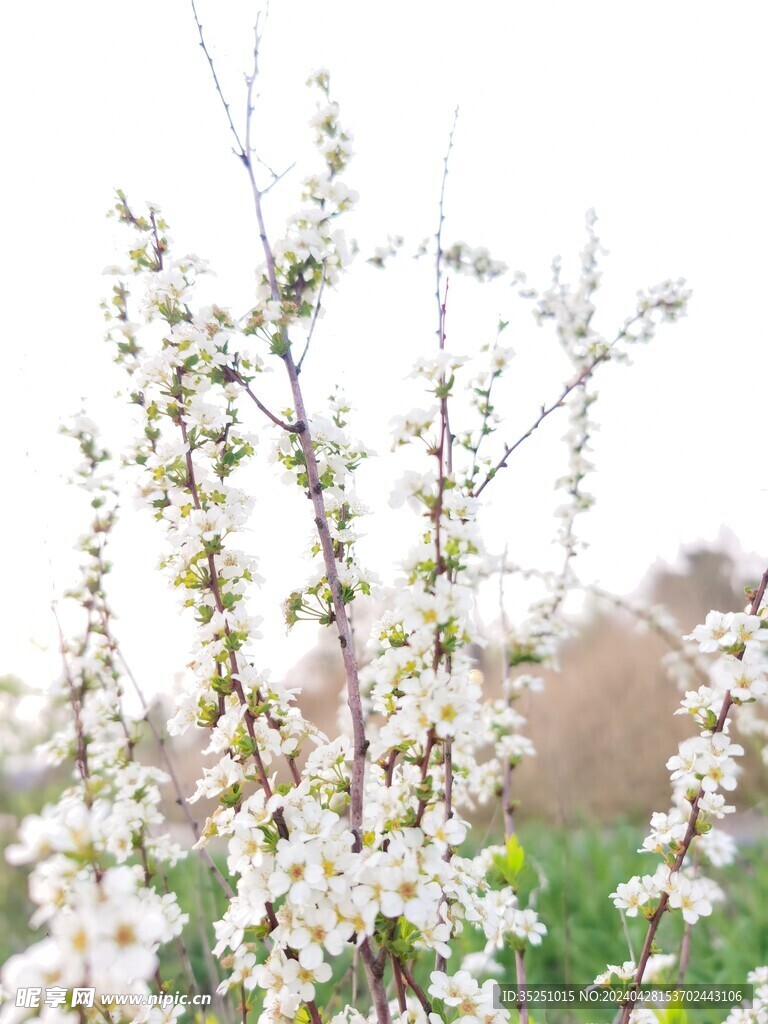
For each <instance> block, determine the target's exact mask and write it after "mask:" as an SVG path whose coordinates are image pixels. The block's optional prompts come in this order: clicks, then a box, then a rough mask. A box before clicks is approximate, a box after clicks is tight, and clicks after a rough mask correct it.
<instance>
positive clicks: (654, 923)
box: [621, 569, 768, 1024]
mask: <svg viewBox="0 0 768 1024" xmlns="http://www.w3.org/2000/svg"><path fill="white" fill-rule="evenodd" d="M766 587H768V569H766V571H765V572H764V573H763V576H762V579H761V580H760V585H759V586H758V588H757V590H756V591H755V592H754V595H753V598H752V603H751V607H750V611H749V614H750V615H756V614H757V612H758V611H759V609H760V605H761V604H762V601H763V597H764V596H765V590H766ZM743 657H744V651H743V650H742V651H741V653H739V654H738V655H736V658H737V660H738V661H741V660H742V658H743ZM732 704H733V700H732V698H731V691H730V690H726V691H725V696H724V698H723V703H722V706H721V708H720V713H719V715H718V716H717V723H716V724H715V726H714V728H713V729H712V733H713V735H714V734H716V733H719V732H722V731H723V728H724V726H725V722H726V719H727V718H728V712H729V711H730V709H731V706H732ZM704 792H705V791H704V788H703V786H700V787H699V791H698V793H697V794H696V796H695V798H694V800H693V802H692V804H691V812H690V815H689V817H688V825H687V827H686V830H685V835H684V836H683V838H682V840H681V841H680V847H679V850H678V852H677V856H676V857H675V860H674V863H673V864H672V867H671V873H674V872H676V871H679V870H680V868H681V867H682V864H683V861H684V860H685V857H686V854H687V853H688V849H689V847H690V845H691V843H692V842H693V839H694V836H695V835H696V824H697V822H698V820H699V804H700V803H701V800H702V797H703V796H704ZM668 902H669V893H668V892H663V893H662V894H661V897H660V898H659V903H658V906H657V907H656V910H655V911H654V914H653V917H651V919H650V922H649V925H648V932H647V934H646V936H645V942H644V943H643V949H642V952H641V953H640V960H639V963H638V965H637V970H636V972H635V976H634V981H635V983H636V984H638V985H639V984H641V982H642V980H643V976H644V974H645V969H646V966H647V964H648V958H649V957H650V955H651V949H652V948H653V941H654V938H655V936H656V932H657V931H658V928H659V924H660V923H661V919H662V918H663V916H664V911H665V910H666V909H667V904H668ZM631 1013H632V1004H631V1003H627V1004H626V1005H625V1006H624V1008H623V1010H622V1013H621V1024H627V1022H628V1021H629V1018H630V1015H631Z"/></svg>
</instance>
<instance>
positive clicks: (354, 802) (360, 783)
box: [192, 0, 391, 1024]
mask: <svg viewBox="0 0 768 1024" xmlns="http://www.w3.org/2000/svg"><path fill="white" fill-rule="evenodd" d="M192 11H193V15H194V18H195V23H196V25H197V28H198V32H199V34H200V45H201V47H202V49H203V52H204V53H205V56H206V59H207V61H208V64H209V66H210V69H211V73H212V75H213V79H214V84H215V87H216V91H217V93H218V95H219V98H220V99H221V102H222V104H223V106H224V108H225V111H226V116H227V121H228V123H229V127H230V129H231V131H232V133H233V135H234V137H235V140H236V143H237V146H238V149H237V150H236V155H237V156H238V158H239V159H240V161H241V163H242V164H243V166H244V167H245V169H246V173H247V175H248V180H249V183H250V186H251V192H252V195H253V202H254V209H255V213H256V222H257V225H258V231H259V238H260V240H261V246H262V249H263V252H264V260H265V264H266V272H267V280H268V282H269V290H270V293H271V296H272V299H273V300H274V301H276V302H279V301H280V298H281V296H280V288H279V285H278V282H277V272H276V267H275V257H274V252H273V250H272V246H271V244H270V241H269V237H268V235H267V229H266V224H265V221H264V213H263V208H262V191H261V190H260V188H259V186H258V183H257V181H256V175H255V172H254V166H253V159H252V145H251V125H252V112H253V106H252V95H253V85H254V82H255V80H256V77H257V74H258V68H259V44H260V35H259V24H258V22H257V25H256V30H255V41H254V49H253V69H252V73H251V75H249V76H248V78H247V110H246V128H245V136H244V143H243V142H241V140H240V136H239V134H238V132H237V130H236V129H235V127H234V124H233V122H232V118H231V115H230V113H229V106H228V104H227V102H226V100H225V99H224V95H223V93H222V90H221V86H220V83H219V80H218V76H217V75H216V71H215V66H214V63H213V60H212V58H211V55H210V52H209V51H208V48H207V45H206V42H205V38H204V35H203V31H202V26H201V24H200V20H199V18H198V16H197V10H196V8H195V5H194V0H192ZM282 335H283V340H284V342H285V349H286V350H285V351H284V352H283V353H282V358H283V362H284V364H285V367H286V371H287V373H288V377H289V381H290V386H291V392H292V395H293V401H294V408H295V412H296V419H297V425H301V426H302V428H303V429H301V430H297V431H296V432H297V433H298V435H299V439H300V444H301V449H302V453H303V455H304V459H305V465H306V469H307V479H308V484H309V497H310V499H311V500H312V505H313V509H314V513H315V525H316V528H317V533H318V537H319V540H320V546H321V551H322V555H323V561H324V565H325V570H326V576H327V580H328V586H329V588H330V590H331V595H332V603H333V610H334V617H335V621H336V624H337V629H338V634H339V642H340V645H341V649H342V659H343V663H344V673H345V679H346V685H347V699H348V704H349V708H350V713H351V716H352V727H353V742H354V751H353V763H352V777H351V780H350V831H351V832H352V835H353V837H354V848H355V850H356V851H358V852H359V851H360V850H361V849H362V822H363V789H364V780H365V758H366V751H367V748H368V743H367V741H366V738H365V723H364V715H363V706H362V701H361V697H360V683H359V677H358V666H357V658H356V654H355V649H354V644H353V638H352V630H351V626H350V623H349V619H348V616H347V612H346V607H345V604H344V599H343V594H342V586H341V581H340V579H339V573H338V567H337V562H336V558H335V553H334V549H333V543H332V540H331V536H330V532H329V529H328V520H327V515H326V509H325V503H324V501H323V496H322V485H321V483H320V474H319V471H318V465H317V458H316V455H315V450H314V446H313V443H312V437H311V435H310V432H309V429H308V426H307V423H308V419H307V414H306V408H305V405H304V397H303V394H302V390H301V386H300V384H299V370H298V368H297V366H296V364H295V363H294V360H293V356H292V354H291V350H290V343H289V341H288V337H287V331H286V330H285V329H284V328H283V331H282ZM302 358H303V356H302ZM360 953H361V957H362V960H363V966H364V969H365V975H366V980H367V982H368V987H369V990H370V993H371V998H372V1000H373V1005H374V1010H375V1013H376V1017H377V1020H378V1021H379V1024H391V1015H390V1012H389V1004H388V1001H387V996H386V991H385V989H384V985H383V984H382V980H381V975H380V974H378V973H377V972H376V970H375V957H374V954H373V949H372V947H371V943H370V939H369V938H365V939H364V940H363V942H362V943H361V945H360ZM316 1013H317V1011H316V1009H315V1011H314V1014H316ZM314 1014H313V1011H312V1008H310V1016H312V1019H313V1021H314V1020H315V1016H314ZM317 1024H319V1015H318V1016H317Z"/></svg>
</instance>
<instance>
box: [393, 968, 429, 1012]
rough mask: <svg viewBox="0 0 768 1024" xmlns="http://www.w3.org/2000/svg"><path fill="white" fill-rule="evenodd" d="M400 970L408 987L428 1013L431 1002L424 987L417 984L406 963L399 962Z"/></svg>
mask: <svg viewBox="0 0 768 1024" xmlns="http://www.w3.org/2000/svg"><path fill="white" fill-rule="evenodd" d="M400 970H401V971H402V972H403V977H404V978H405V980H406V981H407V982H408V986H409V988H410V989H411V991H412V992H413V994H414V995H415V996H416V998H417V999H418V1000H419V1002H420V1003H421V1008H422V1009H423V1010H424V1012H425V1013H426V1014H430V1013H431V1012H432V1003H430V1001H429V999H428V998H427V996H426V994H425V992H424V989H423V988H422V987H421V985H419V983H418V982H417V981H416V979H415V978H414V976H413V974H412V973H411V971H410V969H409V967H408V965H407V964H400Z"/></svg>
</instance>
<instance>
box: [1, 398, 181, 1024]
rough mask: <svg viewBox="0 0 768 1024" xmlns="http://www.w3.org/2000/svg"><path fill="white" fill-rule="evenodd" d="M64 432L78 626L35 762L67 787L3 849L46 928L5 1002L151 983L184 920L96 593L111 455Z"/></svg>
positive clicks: (93, 436) (170, 853)
mask: <svg viewBox="0 0 768 1024" xmlns="http://www.w3.org/2000/svg"><path fill="white" fill-rule="evenodd" d="M68 432H69V433H71V435H72V436H74V437H75V438H76V439H77V440H78V442H79V444H80V449H81V454H82V462H81V464H80V466H79V468H78V470H77V475H78V477H79V479H80V483H81V485H82V487H83V489H84V490H85V491H86V493H88V495H89V497H90V501H91V506H92V508H93V510H94V519H93V522H92V524H91V528H90V530H89V532H88V533H87V534H86V535H85V536H84V537H83V538H82V539H81V541H80V543H79V545H78V548H79V551H80V553H81V557H82V575H81V581H80V584H79V585H78V586H77V587H76V588H74V589H73V590H71V591H70V592H69V593H68V595H67V596H68V597H69V598H71V599H72V600H75V601H77V602H78V603H79V605H80V607H81V608H82V610H83V612H84V615H85V620H86V621H85V625H84V628H83V631H82V633H81V634H80V635H79V636H77V637H76V638H73V639H71V640H67V639H65V638H64V637H63V636H62V638H61V650H62V659H63V671H62V675H61V677H60V679H59V680H58V681H57V684H56V685H55V686H54V687H53V688H52V691H51V700H52V702H53V703H54V704H65V705H67V706H68V707H69V710H70V714H69V716H68V718H67V724H66V726H65V727H64V728H62V729H61V730H59V731H58V732H57V733H56V734H55V735H54V736H53V738H52V739H51V740H50V741H48V742H47V743H46V744H45V748H44V753H45V754H47V756H48V759H49V761H51V762H52V763H55V764H65V763H73V764H74V781H73V782H72V784H71V785H70V786H69V787H68V788H67V789H65V791H64V792H63V793H62V794H61V796H60V798H59V799H58V801H57V802H56V803H55V804H51V805H48V806H46V807H45V808H44V809H43V810H42V812H41V813H40V814H39V815H38V814H33V815H29V816H28V817H26V818H25V819H24V820H23V822H22V823H21V827H20V835H19V842H18V843H16V844H14V845H12V846H10V847H9V848H8V850H7V851H6V856H7V859H8V860H9V861H10V862H11V863H13V864H29V865H33V868H32V873H31V876H30V882H29V893H30V897H31V900H32V902H33V903H34V904H35V907H36V909H35V912H34V914H33V917H32V921H31V923H32V925H33V926H36V927H44V928H45V931H46V936H45V938H43V939H42V940H41V941H40V942H37V943H36V944H35V945H33V946H30V947H29V949H27V950H26V951H25V952H24V953H21V954H19V955H17V956H14V957H12V958H11V959H10V960H9V961H8V963H7V964H6V965H5V967H4V968H3V973H2V982H3V986H4V988H5V989H6V990H7V991H10V992H13V991H15V990H16V989H17V988H21V987H28V986H30V985H38V986H39V985H42V986H59V987H61V988H64V989H69V990H71V989H72V988H74V987H77V986H82V985H89V986H91V987H94V988H95V989H96V991H97V993H98V994H99V999H100V1000H101V999H102V997H103V996H104V995H106V994H110V993H115V992H124V991H126V990H130V991H133V992H135V993H138V994H140V993H142V992H147V991H148V986H151V985H155V984H156V983H157V982H158V980H159V975H158V973H157V971H158V957H157V950H158V948H159V947H160V946H161V945H162V944H163V943H167V942H170V941H171V940H172V939H174V938H175V937H177V936H179V935H180V933H181V929H182V926H183V924H184V922H185V920H186V915H183V914H182V913H181V911H180V909H179V906H178V904H177V902H176V897H175V895H174V894H173V893H171V892H163V891H160V890H159V889H158V888H157V887H156V886H155V884H154V879H155V878H156V877H158V878H159V879H160V880H162V879H163V878H164V866H165V865H168V866H172V865H173V864H174V863H175V862H176V861H177V860H178V858H179V857H180V856H182V851H181V850H180V848H179V847H178V846H177V845H176V844H174V843H172V842H171V841H170V838H169V836H168V834H167V833H165V832H160V831H158V829H159V828H161V827H162V825H163V824H164V818H163V815H162V813H161V811H160V808H159V804H160V791H159V786H160V785H162V784H163V783H165V782H166V781H168V780H167V776H166V775H165V773H164V772H162V771H160V770H159V769H157V768H155V767H152V766H150V765H144V764H140V763H139V762H138V761H137V760H136V759H135V758H134V748H135V746H136V744H137V742H138V740H139V723H138V722H136V721H134V720H133V719H131V718H130V717H129V716H128V715H127V713H126V712H125V710H124V708H123V702H122V688H121V674H120V671H119V665H118V654H117V648H116V645H115V641H114V639H113V636H112V632H111V624H110V610H109V606H108V604H107V600H106V595H105V592H104V577H105V575H106V573H107V572H108V570H109V564H108V562H107V561H106V557H105V547H106V543H107V539H108V537H109V533H110V531H111V529H112V526H113V524H114V521H115V492H114V489H113V485H112V480H111V475H110V474H109V472H108V470H106V468H105V467H106V464H107V462H108V453H107V452H106V451H105V450H104V449H103V448H102V447H101V446H100V445H99V443H98V438H97V433H96V428H95V426H94V424H93V423H91V421H89V420H87V419H86V418H85V417H79V418H78V419H77V420H76V421H75V423H74V425H73V426H72V427H71V428H70V430H69V431H68ZM162 888H165V886H163V887H162ZM67 998H68V999H69V998H71V992H70V993H68V995H67ZM102 1006H103V1008H104V1009H108V1007H107V1006H106V1005H105V1004H103V1003H102ZM66 1010H68V1004H67V1007H65V1012H66ZM139 1010H140V1007H135V1008H122V1007H120V1008H118V1007H115V1008H114V1012H115V1014H116V1019H119V1018H120V1016H121V1015H124V1016H126V1015H127V1016H129V1017H131V1018H133V1019H143V1018H142V1017H141V1016H140V1015H139V1016H138V1017H137V1014H138V1013H139ZM61 1012H62V1011H61V1010H59V1009H55V1008H52V1007H50V1006H47V1005H46V1006H45V1007H43V1008H42V1009H41V1011H40V1013H41V1017H42V1018H43V1019H45V1018H50V1019H51V1020H53V1019H56V1020H58V1019H60V1017H61ZM96 1012H97V1011H96V1010H92V1011H90V1013H91V1014H96ZM27 1015H28V1011H26V1010H24V1009H23V1008H17V1007H14V1006H11V1005H10V1004H9V1005H7V1006H6V1007H5V1008H4V1009H3V1011H2V1019H3V1020H7V1021H14V1020H20V1019H23V1018H24V1017H25V1016H27Z"/></svg>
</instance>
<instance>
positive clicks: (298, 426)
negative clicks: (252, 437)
mask: <svg viewBox="0 0 768 1024" xmlns="http://www.w3.org/2000/svg"><path fill="white" fill-rule="evenodd" d="M222 373H223V375H224V379H225V380H228V381H232V382H233V383H235V384H240V386H241V387H242V389H243V391H245V393H246V395H248V397H249V398H250V399H251V401H252V402H253V403H254V404H255V405H256V408H257V409H259V410H260V411H261V412H263V413H264V415H265V416H266V417H267V419H270V420H272V422H273V423H274V424H275V426H277V427H281V428H282V429H283V430H285V431H287V432H288V433H289V434H300V433H301V431H302V430H304V424H303V423H286V421H285V420H281V419H280V417H279V416H275V414H274V413H273V412H270V411H269V409H268V408H267V407H266V405H264V403H263V402H261V401H260V400H259V399H258V398H257V397H256V395H255V394H254V393H253V391H252V390H251V386H250V384H247V383H246V382H245V381H244V380H243V378H242V376H241V375H240V374H239V373H238V371H237V370H236V369H235V368H234V367H233V366H225V367H223V368H222Z"/></svg>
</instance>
